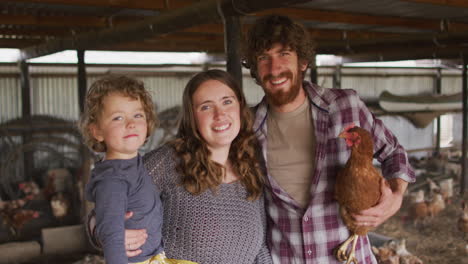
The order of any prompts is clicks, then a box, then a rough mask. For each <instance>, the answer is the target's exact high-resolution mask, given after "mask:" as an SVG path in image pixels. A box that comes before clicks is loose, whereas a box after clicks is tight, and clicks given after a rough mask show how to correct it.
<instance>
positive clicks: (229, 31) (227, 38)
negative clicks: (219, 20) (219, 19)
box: [223, 16, 242, 88]
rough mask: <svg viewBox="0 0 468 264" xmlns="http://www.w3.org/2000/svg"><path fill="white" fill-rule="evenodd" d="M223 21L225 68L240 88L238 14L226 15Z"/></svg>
mask: <svg viewBox="0 0 468 264" xmlns="http://www.w3.org/2000/svg"><path fill="white" fill-rule="evenodd" d="M223 23H224V51H225V53H226V57H227V58H226V60H227V63H226V70H227V72H229V73H230V74H231V75H232V76H233V77H234V79H236V81H237V82H238V83H239V85H240V87H241V88H242V65H241V51H240V49H241V48H240V47H241V37H242V29H241V23H240V18H239V17H238V16H227V17H224V19H223Z"/></svg>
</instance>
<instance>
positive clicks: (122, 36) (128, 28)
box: [21, 0, 308, 60]
mask: <svg viewBox="0 0 468 264" xmlns="http://www.w3.org/2000/svg"><path fill="white" fill-rule="evenodd" d="M303 2H308V0H286V1H284V0H283V1H282V0H257V1H251V0H237V1H232V0H221V1H215V0H209V1H201V2H197V3H196V4H194V5H191V6H188V7H185V8H181V9H176V10H173V11H168V12H165V13H162V14H161V15H158V16H155V17H151V18H148V19H145V20H144V21H141V22H137V23H132V24H128V25H122V26H116V27H115V28H113V29H105V30H101V31H98V32H92V33H86V34H82V35H77V36H73V37H68V38H62V39H56V40H51V41H48V42H47V43H44V44H41V45H38V46H33V47H28V48H25V49H22V50H21V59H22V60H28V59H32V58H36V57H41V56H45V55H48V54H52V53H56V52H59V51H63V50H66V49H75V50H87V49H93V48H96V47H98V46H106V45H112V44H115V43H122V42H127V41H129V40H132V41H135V40H143V39H145V38H148V37H151V36H155V35H159V34H165V33H169V32H174V31H178V30H182V29H185V28H189V27H191V26H194V25H198V24H205V23H213V22H219V21H220V20H221V18H220V15H224V16H230V15H246V14H249V13H252V12H256V11H259V10H264V9H267V8H275V7H279V6H285V5H293V4H299V3H303ZM220 13H222V14H220ZM201 45H202V44H201Z"/></svg>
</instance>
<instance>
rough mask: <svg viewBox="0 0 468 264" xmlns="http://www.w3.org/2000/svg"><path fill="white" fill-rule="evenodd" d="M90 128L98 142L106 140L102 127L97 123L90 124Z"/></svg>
mask: <svg viewBox="0 0 468 264" xmlns="http://www.w3.org/2000/svg"><path fill="white" fill-rule="evenodd" d="M89 130H90V131H91V134H92V135H93V137H94V139H96V140H97V141H98V142H102V141H104V136H103V135H102V131H101V129H99V127H98V126H97V125H96V124H94V123H93V124H90V125H89Z"/></svg>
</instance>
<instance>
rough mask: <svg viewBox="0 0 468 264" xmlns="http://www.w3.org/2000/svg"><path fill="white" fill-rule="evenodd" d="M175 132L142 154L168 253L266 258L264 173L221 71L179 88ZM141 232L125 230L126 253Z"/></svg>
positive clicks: (224, 259) (235, 89)
mask: <svg viewBox="0 0 468 264" xmlns="http://www.w3.org/2000/svg"><path fill="white" fill-rule="evenodd" d="M182 108H183V110H182V116H181V123H180V127H179V130H178V133H177V136H176V138H175V139H174V140H173V141H171V142H169V143H168V144H166V145H164V146H162V147H160V148H158V149H156V150H153V151H152V152H150V153H148V154H146V155H145V156H144V163H145V166H146V168H147V170H148V172H149V174H150V175H151V176H152V177H153V180H154V182H155V184H156V186H157V188H158V189H159V191H160V193H161V200H162V204H163V209H164V216H163V228H162V236H163V240H164V249H165V252H166V255H167V256H168V257H169V258H177V259H190V260H192V261H195V262H198V263H203V264H219V263H223V264H229V263H232V264H234V263H235V264H252V263H272V262H271V256H270V253H269V251H268V248H267V246H266V242H265V229H266V224H265V211H264V200H263V172H262V170H261V168H260V165H259V162H258V160H257V156H256V146H257V141H256V138H255V135H254V133H253V130H252V123H253V119H252V113H251V112H250V109H249V107H248V105H247V103H246V100H245V97H244V94H243V92H242V90H241V89H240V87H239V85H238V84H237V83H236V81H235V80H234V79H233V78H232V77H231V76H230V75H229V74H228V73H226V72H224V71H221V70H208V71H204V72H201V73H198V74H196V75H195V76H194V77H193V78H192V79H191V80H190V81H189V82H188V83H187V85H186V87H185V90H184V94H183V105H182ZM142 233H144V231H143V230H127V236H126V249H127V250H128V251H127V255H128V256H133V255H135V254H138V253H139V250H138V248H139V247H140V246H141V245H142V244H143V243H144V239H143V238H142V237H144V235H142Z"/></svg>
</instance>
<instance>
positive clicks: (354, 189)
mask: <svg viewBox="0 0 468 264" xmlns="http://www.w3.org/2000/svg"><path fill="white" fill-rule="evenodd" d="M339 137H340V138H344V139H345V140H346V144H347V145H348V147H350V148H351V156H350V157H349V159H348V161H347V162H346V165H345V167H344V168H343V169H341V170H340V171H339V172H338V175H337V179H336V184H335V198H336V200H337V201H338V203H339V204H340V215H341V218H342V219H343V222H344V223H345V225H346V226H347V227H348V229H349V231H350V232H351V234H352V235H351V236H350V237H349V238H348V239H347V240H346V241H345V242H343V243H342V244H341V245H340V246H339V247H338V248H337V249H335V257H336V258H337V259H338V260H339V261H347V262H346V263H357V259H356V257H355V253H354V252H355V249H356V244H357V241H358V236H364V235H366V234H367V232H368V231H369V230H370V229H371V228H370V227H367V226H358V225H356V224H355V222H354V220H353V218H352V216H351V214H355V213H358V212H360V211H362V210H365V209H368V208H370V207H372V206H374V205H376V204H377V202H378V201H379V199H380V196H381V191H380V190H381V189H380V185H381V184H384V183H386V181H385V180H384V178H383V177H382V175H381V174H380V172H379V171H378V170H377V169H376V168H374V166H373V165H372V158H373V154H374V147H373V142H372V137H371V135H370V133H369V132H368V131H366V130H365V129H363V128H360V127H355V126H354V124H353V125H351V126H349V127H347V128H346V129H345V130H344V131H343V132H341V134H340V135H339ZM351 242H352V247H351V249H350V251H349V253H348V247H349V244H350V243H351Z"/></svg>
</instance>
